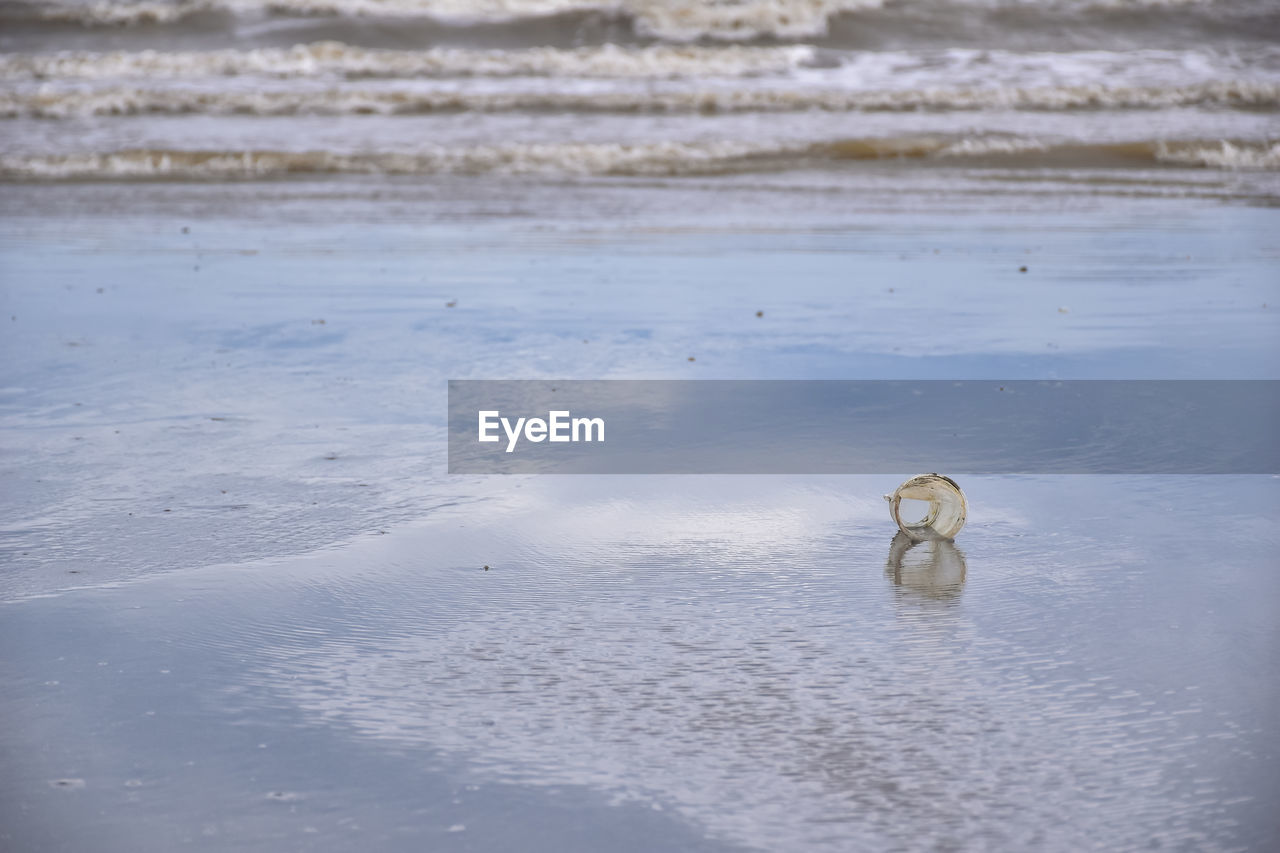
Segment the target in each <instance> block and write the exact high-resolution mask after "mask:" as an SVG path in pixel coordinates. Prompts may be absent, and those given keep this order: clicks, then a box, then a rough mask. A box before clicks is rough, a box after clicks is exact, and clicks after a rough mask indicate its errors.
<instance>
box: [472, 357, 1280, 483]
mask: <svg viewBox="0 0 1280 853" xmlns="http://www.w3.org/2000/svg"><path fill="white" fill-rule="evenodd" d="M504 419H505V421H506V423H505V425H504V423H503V420H504ZM521 419H524V420H523V421H522V420H521ZM482 421H483V422H482ZM482 435H483V437H484V438H486V439H488V440H481V438H482ZM1277 435H1280V381H1274V380H1239V381H1217V380H1214V381H1180V380H1170V381H1164V380H1162V381H1154V380H1140V381H1062V382H1058V381H1047V382H1033V381H1011V382H992V381H908V382H899V381H874V380H866V381H863V380H848V381H846V380H815V381H793V380H758V381H755V380H750V381H738V380H724V381H719V380H711V381H707V380H703V381H682V380H652V381H650V380H593V381H577V380H575V381H542V380H516V381H505V380H503V381H497V380H476V381H472V380H453V381H450V382H449V471H450V473H455V474H901V473H904V472H907V473H913V472H919V471H941V472H944V473H949V474H1015V473H1025V474H1032V473H1043V474H1082V473H1096V474H1275V473H1280V441H1277Z"/></svg>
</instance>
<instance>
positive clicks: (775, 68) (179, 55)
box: [0, 41, 814, 80]
mask: <svg viewBox="0 0 1280 853" xmlns="http://www.w3.org/2000/svg"><path fill="white" fill-rule="evenodd" d="M813 55H814V51H813V49H812V48H810V47H806V46H802V45H793V46H787V47H741V46H729V47H717V48H708V47H694V46H670V45H655V46H651V47H644V48H624V47H618V46H616V45H604V46H602V47H583V48H577V49H573V50H557V49H554V48H530V49H526V50H514V51H504V50H467V49H463V48H431V49H428V50H422V51H411V50H371V49H365V48H361V47H354V46H351V45H346V44H342V43H340V42H332V41H329V42H317V43H315V44H305V45H295V46H293V47H290V48H260V49H257V50H215V51H188V52H172V53H171V52H157V51H138V52H125V51H116V52H111V53H87V52H76V53H72V52H64V53H55V54H7V55H3V56H0V79H10V80H23V79H37V80H44V79H53V80H66V79H72V78H78V79H88V80H97V79H124V78H130V77H153V78H156V77H160V78H166V79H173V78H188V77H204V76H228V75H246V74H254V75H259V76H264V77H279V78H284V77H311V76H322V75H332V76H342V77H349V78H357V77H514V76H545V77H615V78H674V77H687V76H718V77H730V76H742V75H755V74H766V73H772V72H780V71H787V70H790V69H793V68H796V67H798V66H800V65H802V64H804V63H805V62H808V61H810V60H812V58H813Z"/></svg>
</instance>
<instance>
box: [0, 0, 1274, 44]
mask: <svg viewBox="0 0 1280 853" xmlns="http://www.w3.org/2000/svg"><path fill="white" fill-rule="evenodd" d="M887 5H889V6H892V7H894V8H897V7H899V6H901V7H903V8H907V9H908V10H909V11H910V12H911V13H913V14H916V15H918V14H922V13H925V12H926V11H943V10H945V9H947V8H950V9H952V10H956V9H959V10H963V9H965V8H969V9H973V10H976V11H988V12H990V11H993V10H996V11H998V10H1004V9H1007V10H1013V11H1015V12H1018V13H1020V14H1025V13H1034V12H1036V11H1040V12H1045V13H1047V14H1051V15H1055V16H1059V17H1061V16H1062V15H1067V16H1079V15H1087V14H1088V13H1090V12H1097V13H1101V14H1114V13H1117V12H1118V13H1128V12H1137V13H1142V12H1153V13H1159V12H1160V11H1161V10H1166V9H1203V10H1206V14H1209V15H1211V16H1212V15H1218V16H1229V15H1245V16H1249V15H1258V14H1262V15H1267V14H1268V12H1267V2H1266V0H1256V2H1254V0H1245V2H1240V0H1236V2H1225V0H1048V2H1040V3H1037V2H1034V0H951V2H948V3H943V4H941V7H942V8H939V7H938V4H934V6H933V7H931V9H929V10H926V9H923V8H920V9H917V8H915V7H914V6H913V5H912V3H911V2H910V0H907V2H905V3H904V2H898V3H891V4H887ZM882 8H886V3H885V2H884V0H172V1H171V2H163V0H131V2H89V3H76V2H67V0H62V2H49V3H44V2H34V0H27V2H22V0H16V2H15V0H9V2H4V3H0V20H3V21H7V22H10V23H11V24H18V25H21V24H33V23H34V24H46V25H48V24H64V25H72V26H78V27H127V26H173V25H179V24H182V23H183V22H185V21H188V20H193V19H197V18H202V17H203V18H210V17H223V18H227V19H231V20H234V19H237V18H238V19H246V20H252V19H261V18H264V17H288V18H327V19H338V18H349V19H369V18H391V19H402V20H403V19H413V18H417V19H429V20H434V21H438V22H441V23H445V24H449V25H454V26H465V25H468V24H490V25H491V24H501V23H510V24H513V25H514V26H519V24H520V22H521V21H529V20H533V19H545V18H550V17H554V16H566V15H569V16H572V15H584V14H587V15H604V16H608V17H612V18H616V19H620V20H625V21H627V22H629V24H630V26H631V28H632V29H633V31H634V34H635V35H636V36H639V37H641V38H652V39H662V40H667V41H678V42H689V41H696V40H698V39H709V40H715V41H747V40H752V39H761V38H768V39H782V40H794V39H809V38H819V37H823V36H825V35H827V34H828V32H829V31H830V28H831V24H832V22H833V20H835V19H836V18H837V17H839V16H843V15H851V14H854V15H856V14H858V13H864V12H868V11H875V10H879V9H882ZM1272 11H1274V9H1272Z"/></svg>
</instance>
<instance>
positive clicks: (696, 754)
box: [0, 167, 1280, 851]
mask: <svg viewBox="0 0 1280 853" xmlns="http://www.w3.org/2000/svg"><path fill="white" fill-rule="evenodd" d="M904 169H905V167H904ZM805 180H806V179H805V178H804V176H803V175H796V176H793V177H792V178H789V179H788V182H787V185H786V186H782V187H778V186H771V181H772V179H771V178H768V177H763V178H760V179H759V180H752V181H743V180H740V179H736V178H735V179H725V180H723V181H692V180H690V181H684V182H649V181H645V180H631V181H626V180H603V181H595V180H580V181H559V180H555V181H546V182H543V181H538V180H528V179H511V180H505V179H501V180H500V179H488V178H486V179H474V180H466V179H450V180H434V181H431V182H424V183H410V184H403V183H401V184H393V183H387V182H383V181H381V180H371V179H370V180H360V181H333V182H328V183H305V182H304V183H291V182H274V183H270V184H241V185H234V186H220V185H181V184H154V185H153V184H144V185H131V186H128V187H124V188H122V187H120V186H115V185H64V186H51V187H50V186H45V187H10V188H9V190H8V191H7V192H6V193H5V194H4V195H3V196H2V197H0V205H3V208H2V212H3V218H2V219H0V241H2V242H0V275H2V276H3V288H2V290H0V293H2V298H3V314H2V315H0V319H3V320H4V322H5V323H6V325H7V328H6V329H5V335H4V337H3V338H2V339H0V347H3V368H2V370H3V376H2V380H0V386H2V388H3V397H2V398H0V406H2V408H0V442H2V447H3V457H2V459H3V478H4V479H3V482H4V488H3V495H0V498H2V499H3V505H2V506H3V530H2V534H3V535H2V536H0V548H3V551H2V553H3V566H4V568H3V572H2V573H0V598H2V599H3V604H2V605H0V648H2V649H3V655H0V719H3V720H4V723H3V725H2V726H0V766H2V767H3V768H4V770H3V773H0V838H2V839H3V841H4V845H5V846H6V847H8V848H11V849H18V850H25V849H40V850H45V849H47V850H85V849H95V850H107V851H116V850H119V851H126V850H127V851H139V850H157V851H160V850H172V849H177V848H181V847H193V848H201V849H208V850H272V851H274V850H295V849H296V850H346V849H351V848H352V847H353V846H356V845H359V846H361V847H364V848H367V849H370V850H422V849H433V850H435V849H438V850H486V851H488V850H507V849H525V850H545V851H558V850H566V849H568V850H596V849H615V848H616V849H632V850H654V849H663V850H699V849H706V850H712V849H716V850H719V849H764V850H778V851H782V850H787V851H790V850H817V851H825V850H847V849H876V850H893V849H903V850H917V849H930V850H932V849H973V850H979V849H981V850H1011V851H1012V850H1025V849H1043V850H1079V849H1106V850H1137V849H1174V850H1206V849H1207V850H1234V849H1257V850H1263V849H1268V848H1269V847H1271V846H1273V845H1274V842H1275V840H1276V838H1277V837H1280V835H1278V833H1280V826H1278V824H1277V820H1276V817H1275V814H1274V809H1273V807H1272V804H1273V803H1274V801H1275V800H1276V796H1277V794H1278V793H1280V774H1278V773H1277V770H1276V768H1277V766H1280V765H1278V764H1277V757H1278V756H1277V754H1276V748H1277V747H1276V744H1277V743H1280V740H1278V738H1277V735H1278V734H1280V732H1277V726H1276V723H1275V719H1276V717H1275V710H1276V708H1277V700H1278V699H1280V696H1277V687H1276V685H1277V684H1278V683H1280V680H1278V678H1277V676H1280V671H1278V667H1277V660H1278V659H1277V656H1276V651H1277V648H1280V644H1278V641H1280V620H1278V618H1277V617H1278V616H1280V613H1277V609H1278V607H1280V604H1278V602H1280V575H1278V574H1277V571H1276V569H1277V568H1278V566H1277V559H1276V556H1275V555H1276V553H1277V546H1278V545H1280V533H1278V532H1277V527H1276V524H1275V518H1276V514H1277V511H1280V486H1278V483H1280V481H1278V480H1277V479H1276V478H1274V477H1269V476H1205V477H1197V476H1127V477H1109V476H1044V477H1014V476H1006V477H971V478H966V479H964V481H963V482H962V485H963V487H964V488H965V490H966V493H967V494H968V496H969V499H970V502H971V514H970V521H969V524H968V526H966V527H965V529H964V531H963V532H962V533H961V534H960V537H959V538H958V540H957V542H956V543H955V546H954V547H953V548H949V547H947V546H944V545H928V544H926V545H922V546H918V547H917V548H913V549H911V550H909V551H906V552H905V553H902V551H901V549H895V548H894V547H893V545H892V538H893V532H894V527H893V524H892V522H891V521H890V520H889V518H888V513H887V510H886V508H885V504H884V502H883V501H882V500H881V498H880V495H881V494H883V493H884V492H887V491H891V490H892V489H893V487H894V486H896V485H897V483H898V482H899V481H900V480H901V479H902V478H904V477H905V476H907V475H910V474H913V473H917V472H915V471H903V472H901V474H902V476H901V477H898V476H896V475H895V476H893V477H819V476H809V477H722V478H721V477H601V478H557V477H526V478H520V477H503V478H480V477H452V476H449V475H448V474H447V473H446V461H447V460H446V455H445V426H446V422H445V419H446V409H445V382H446V380H447V379H448V378H549V377H557V378H574V377H576V378H945V379H954V378H968V379H983V378H1001V379H1009V378H1014V379H1017V378H1028V379H1040V378H1123V379H1133V378H1165V379H1176V378H1202V379H1203V378H1214V379H1224V378H1264V379H1274V378H1277V377H1278V376H1280V370H1277V368H1278V367H1280V343H1277V342H1278V341H1280V335H1278V334H1277V332H1280V319H1278V315H1280V283H1278V282H1277V277H1276V275H1275V269H1276V267H1275V265H1276V260H1277V257H1280V252H1278V246H1277V243H1276V238H1275V235H1276V234H1277V233H1280V229H1277V227H1276V225H1277V213H1276V211H1275V209H1274V208H1270V207H1265V206H1257V207H1250V206H1237V205H1234V204H1222V203H1220V202H1218V201H1215V200H1213V199H1212V198H1208V199H1205V200H1200V201H1197V200H1194V199H1181V200H1170V199H1168V198H1147V197H1143V196H1145V195H1146V193H1139V194H1138V196H1139V197H1132V196H1130V195H1125V194H1124V193H1118V192H1116V191H1115V187H1114V186H1110V185H1109V186H1108V188H1107V190H1106V192H1105V193H1104V194H1103V195H1101V196H1095V195H1094V194H1092V193H1091V192H1079V193H1075V194H1070V193H1068V194H1061V193H1059V192H1057V191H1056V190H1054V191H1048V192H1040V191H1038V190H1037V188H1036V186H1035V185H1034V183H1028V184H1027V185H1026V186H1019V187H1018V189H1017V191H1016V192H1012V191H1011V192H1008V193H1000V192H994V191H993V188H992V186H991V185H990V184H985V183H983V184H981V185H980V186H975V185H973V184H970V183H967V182H968V181H969V180H970V177H969V176H965V175H955V176H946V177H940V176H936V175H934V176H931V175H924V176H920V175H919V174H916V175H915V176H914V177H913V176H912V175H908V174H906V173H905V171H904V173H903V174H895V173H893V172H892V170H890V171H889V172H886V173H884V174H883V175H882V176H876V175H870V176H861V177H858V176H855V177H832V178H830V179H829V180H830V182H834V186H835V189H833V188H832V184H831V183H829V182H828V178H826V177H823V178H818V177H814V178H813V181H812V185H811V186H809V188H808V189H805V188H804V186H803V184H804V182H805ZM1022 266H1026V267H1027V268H1028V269H1027V272H1025V273H1023V272H1020V267H1022ZM451 303H452V304H451ZM757 311H762V312H763V316H761V317H757V316H756V312H757ZM691 357H692V358H694V359H695V360H694V361H690V360H689V359H690V358H691ZM486 565H487V566H489V570H488V571H486V570H485V569H484V566H486Z"/></svg>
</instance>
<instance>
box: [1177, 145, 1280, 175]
mask: <svg viewBox="0 0 1280 853" xmlns="http://www.w3.org/2000/svg"><path fill="white" fill-rule="evenodd" d="M1155 156H1156V159H1157V160H1159V161H1160V162H1162V163H1174V164H1178V165H1185V166H1208V167H1210V168H1215V169H1231V170H1249V171H1255V170H1258V171H1261V170H1266V171H1273V170H1276V169H1280V142H1275V143H1270V144H1267V143H1261V144H1248V143H1240V142H1230V141H1227V140H1221V141H1219V142H1215V143H1208V144H1199V143H1193V144H1188V143H1183V144H1178V143H1168V142H1161V143H1159V144H1158V145H1157V146H1156V149H1155Z"/></svg>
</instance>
